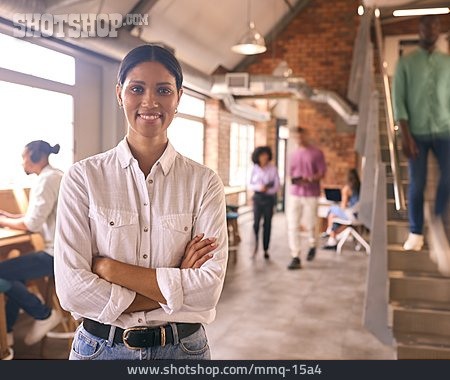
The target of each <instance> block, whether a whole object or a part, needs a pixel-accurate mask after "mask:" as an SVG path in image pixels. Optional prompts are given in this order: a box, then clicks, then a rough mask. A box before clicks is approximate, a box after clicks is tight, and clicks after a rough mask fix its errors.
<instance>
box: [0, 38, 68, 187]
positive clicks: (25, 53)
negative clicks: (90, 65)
mask: <svg viewBox="0 0 450 380" xmlns="http://www.w3.org/2000/svg"><path fill="white" fill-rule="evenodd" d="M0 45H1V46H2V54H1V55H0V68H4V69H7V70H10V71H16V72H20V73H24V74H28V75H33V76H35V77H40V78H42V79H44V80H51V81H53V83H52V88H53V89H55V90H54V91H50V90H48V89H45V90H44V89H43V88H38V87H31V84H32V83H33V85H34V86H36V82H35V81H31V80H30V79H28V78H22V83H21V84H17V83H13V81H14V79H11V81H9V78H10V75H11V74H10V72H9V71H6V70H0V75H1V76H0V104H1V105H2V112H0V125H1V128H2V138H1V139H0V173H1V176H0V187H12V186H26V187H28V186H30V184H31V182H30V180H31V178H30V177H29V176H27V175H26V174H25V173H24V171H23V167H22V152H23V148H24V146H25V145H26V144H27V143H29V142H30V141H33V140H45V141H47V142H48V143H50V144H51V145H55V144H59V145H60V146H61V150H60V152H59V153H58V154H57V155H53V154H52V155H50V164H52V165H53V166H55V167H57V168H59V169H61V170H63V171H65V170H67V169H68V167H69V166H70V165H71V164H72V163H73V150H74V147H73V145H74V137H73V119H74V116H73V114H74V105H73V103H74V100H73V97H72V96H71V95H68V94H66V93H62V92H58V91H59V88H61V91H64V89H66V90H67V86H65V85H75V59H74V58H73V57H71V56H69V55H67V54H62V53H59V52H57V51H54V50H51V49H47V48H44V47H42V46H39V45H35V44H32V43H30V42H27V41H23V40H20V39H17V38H14V37H10V36H7V35H4V34H0ZM28 82H29V84H30V85H27V84H28ZM54 82H58V83H54ZM64 92H66V91H64Z"/></svg>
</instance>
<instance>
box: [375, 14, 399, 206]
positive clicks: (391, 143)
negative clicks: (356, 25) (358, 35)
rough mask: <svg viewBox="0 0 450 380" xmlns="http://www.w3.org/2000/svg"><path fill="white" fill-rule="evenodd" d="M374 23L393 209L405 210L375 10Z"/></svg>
mask: <svg viewBox="0 0 450 380" xmlns="http://www.w3.org/2000/svg"><path fill="white" fill-rule="evenodd" d="M374 23H375V34H376V44H377V50H378V57H379V62H380V70H381V74H382V78H383V93H384V96H383V100H384V102H385V110H386V128H387V136H388V144H389V156H390V159H391V169H392V176H393V180H394V199H395V208H396V209H397V210H406V202H405V192H404V190H403V186H402V183H401V176H400V164H399V162H400V159H399V153H398V148H397V141H396V130H397V129H398V128H397V127H396V126H395V123H394V114H393V111H392V100H391V90H390V86H389V77H388V74H387V64H386V61H385V60H384V52H383V37H382V32H381V22H380V14H379V11H378V12H377V10H376V11H375V18H374Z"/></svg>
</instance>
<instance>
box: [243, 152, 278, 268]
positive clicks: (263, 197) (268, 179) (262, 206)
mask: <svg viewBox="0 0 450 380" xmlns="http://www.w3.org/2000/svg"><path fill="white" fill-rule="evenodd" d="M252 161H253V163H254V164H255V166H253V170H252V174H251V176H250V186H249V187H250V189H251V190H253V191H254V192H255V194H254V195H253V231H254V233H255V250H254V253H253V256H256V254H257V252H258V243H259V223H260V220H261V216H263V215H264V234H263V248H264V258H265V259H266V260H267V259H269V242H270V232H271V226H272V216H273V208H274V206H275V200H276V194H277V192H278V190H279V188H280V178H279V176H278V170H277V168H276V167H275V165H272V164H271V163H270V161H272V150H271V149H270V148H269V147H268V146H260V147H258V148H256V149H255V151H254V152H253V154H252Z"/></svg>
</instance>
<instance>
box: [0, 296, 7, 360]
mask: <svg viewBox="0 0 450 380" xmlns="http://www.w3.org/2000/svg"><path fill="white" fill-rule="evenodd" d="M6 336H7V335H6V315H5V296H4V295H3V293H0V359H3V358H6V356H8V353H9V350H8V343H7V338H6Z"/></svg>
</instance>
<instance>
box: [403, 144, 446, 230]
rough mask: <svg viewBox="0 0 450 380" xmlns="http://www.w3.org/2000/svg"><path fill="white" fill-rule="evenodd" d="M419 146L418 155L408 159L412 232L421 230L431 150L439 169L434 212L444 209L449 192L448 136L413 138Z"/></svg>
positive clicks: (439, 212)
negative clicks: (429, 152)
mask: <svg viewBox="0 0 450 380" xmlns="http://www.w3.org/2000/svg"><path fill="white" fill-rule="evenodd" d="M415 141H416V143H417V147H418V148H419V156H418V157H417V158H416V159H415V160H409V178H410V184H409V191H408V200H409V204H408V211H409V223H410V230H411V232H412V233H414V234H419V235H421V234H422V231H423V219H424V218H423V202H424V196H423V193H424V190H425V185H426V183H427V161H428V160H427V158H428V151H429V150H431V151H432V152H433V154H434V156H435V157H436V160H437V162H438V165H439V169H440V178H439V184H438V187H437V191H436V202H435V210H434V212H435V214H436V215H442V214H443V212H444V211H445V208H446V205H447V202H448V198H449V193H450V138H448V137H447V138H429V139H424V138H417V137H416V138H415Z"/></svg>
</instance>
